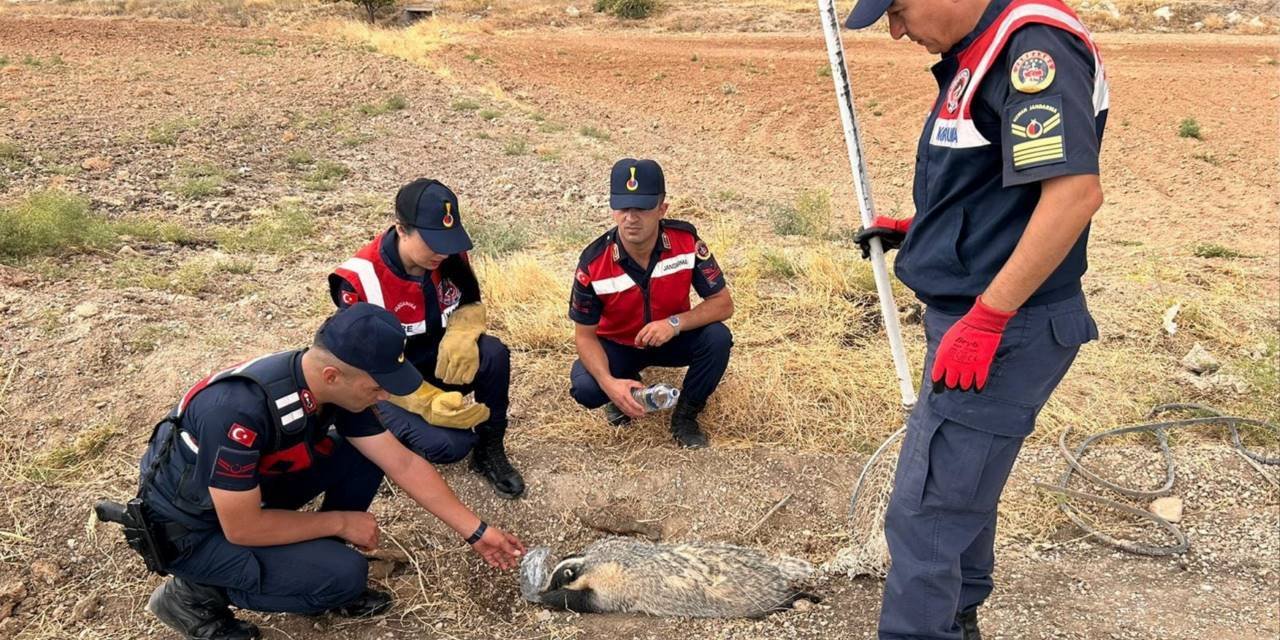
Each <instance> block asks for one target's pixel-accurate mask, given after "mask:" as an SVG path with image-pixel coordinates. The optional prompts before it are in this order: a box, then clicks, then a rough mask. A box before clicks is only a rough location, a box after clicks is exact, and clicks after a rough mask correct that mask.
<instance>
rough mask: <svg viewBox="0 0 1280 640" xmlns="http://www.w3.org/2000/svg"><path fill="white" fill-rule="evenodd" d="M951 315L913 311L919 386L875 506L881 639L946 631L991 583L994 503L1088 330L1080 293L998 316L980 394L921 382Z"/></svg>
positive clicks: (1091, 327)
mask: <svg viewBox="0 0 1280 640" xmlns="http://www.w3.org/2000/svg"><path fill="white" fill-rule="evenodd" d="M960 318H961V316H959V315H949V314H944V313H940V312H938V311H936V310H933V309H930V310H928V311H927V312H926V313H925V318H924V322H925V334H926V337H927V338H928V343H929V346H928V352H927V355H926V357H925V364H924V371H925V376H924V382H923V384H924V386H923V387H922V389H923V390H924V393H922V394H921V395H922V396H923V397H922V398H921V399H920V401H919V402H918V403H917V404H916V407H915V410H914V411H912V413H911V417H910V418H909V419H908V421H907V434H906V437H905V439H904V440H903V443H902V453H901V454H900V456H899V458H898V470H897V475H896V477H895V479H894V489H893V495H892V497H891V498H890V500H889V506H888V509H887V511H886V512H885V537H886V539H887V540H888V543H889V554H890V556H891V558H892V564H891V565H890V568H889V574H888V576H887V577H886V579H885V585H884V598H883V601H882V603H881V608H880V627H879V638H880V639H881V640H907V639H912V640H917V639H925V638H929V639H935V638H937V639H947V640H958V639H959V638H960V637H961V633H960V627H959V626H958V625H957V624H956V622H955V618H956V615H957V614H958V613H961V612H968V611H971V610H973V609H976V608H977V607H978V605H981V604H982V603H983V601H984V600H986V598H987V596H988V595H989V594H990V593H991V589H992V585H993V583H992V579H991V573H992V570H993V569H994V568H995V549H994V545H995V535H996V506H997V504H998V503H999V501H1000V494H1001V492H1002V491H1003V490H1004V485H1005V481H1006V480H1008V478H1009V472H1010V470H1011V469H1012V468H1013V463H1014V459H1015V458H1017V456H1018V451H1019V449H1021V447H1022V441H1023V439H1024V438H1025V437H1026V436H1027V435H1029V434H1030V433H1031V431H1032V429H1033V428H1034V427H1035V418H1036V415H1037V414H1038V413H1039V412H1040V409H1041V407H1043V406H1044V403H1045V402H1046V401H1048V399H1049V395H1050V394H1051V393H1053V390H1054V388H1056V387H1057V386H1058V383H1059V382H1060V381H1061V380H1062V377H1063V376H1064V375H1066V373H1067V369H1068V368H1070V366H1071V363H1072V361H1074V360H1075V357H1076V353H1077V352H1078V351H1079V349H1080V345H1082V344H1084V343H1085V342H1088V341H1090V340H1093V339H1095V338H1097V337H1098V329H1097V325H1095V324H1094V321H1093V318H1092V317H1090V315H1089V311H1088V309H1087V307H1086V306H1085V302H1084V296H1083V294H1080V295H1078V296H1076V297H1075V298H1071V299H1068V300H1065V301H1062V302H1056V303H1053V304H1047V305H1042V306H1036V307H1026V308H1023V309H1021V310H1020V311H1019V312H1018V315H1016V316H1014V318H1013V319H1012V320H1010V322H1009V325H1008V326H1007V327H1006V329H1005V333H1004V337H1003V339H1002V340H1001V342H1000V347H999V349H998V350H997V351H996V358H995V360H994V362H993V363H992V365H991V374H990V377H989V378H988V381H987V386H986V387H985V388H984V390H983V392H982V393H980V394H974V393H972V392H960V391H953V390H949V391H945V392H943V393H940V394H932V393H930V389H931V388H932V382H931V380H930V379H929V372H930V371H931V370H932V368H933V359H934V354H935V353H936V351H937V349H938V343H939V342H940V341H941V340H942V336H943V334H945V333H946V332H947V329H950V328H951V325H953V324H955V322H956V321H958V320H959V319H960Z"/></svg>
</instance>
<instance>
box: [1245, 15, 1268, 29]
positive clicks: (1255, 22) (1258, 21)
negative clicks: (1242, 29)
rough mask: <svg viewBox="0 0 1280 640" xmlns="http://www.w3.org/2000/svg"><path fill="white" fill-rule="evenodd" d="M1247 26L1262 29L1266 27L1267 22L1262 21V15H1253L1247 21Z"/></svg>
mask: <svg viewBox="0 0 1280 640" xmlns="http://www.w3.org/2000/svg"><path fill="white" fill-rule="evenodd" d="M1249 26H1250V27H1253V28H1254V29H1264V28H1266V26H1267V23H1265V22H1263V21H1262V16H1254V17H1253V19H1252V20H1250V21H1249Z"/></svg>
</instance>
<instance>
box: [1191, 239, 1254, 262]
mask: <svg viewBox="0 0 1280 640" xmlns="http://www.w3.org/2000/svg"><path fill="white" fill-rule="evenodd" d="M1192 253H1194V254H1195V256H1196V257H1197V258H1227V259H1230V258H1244V257H1247V256H1245V255H1244V254H1243V253H1240V252H1239V251H1236V250H1235V249H1231V248H1228V247H1224V246H1222V245H1220V244H1214V243H1212V242H1207V243H1202V244H1198V245H1196V247H1195V249H1194V250H1193V251H1192Z"/></svg>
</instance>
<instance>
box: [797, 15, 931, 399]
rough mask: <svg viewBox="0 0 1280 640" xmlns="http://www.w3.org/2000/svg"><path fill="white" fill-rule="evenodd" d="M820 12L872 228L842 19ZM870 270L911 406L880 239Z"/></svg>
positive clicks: (862, 210)
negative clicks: (842, 30)
mask: <svg viewBox="0 0 1280 640" xmlns="http://www.w3.org/2000/svg"><path fill="white" fill-rule="evenodd" d="M818 12H819V13H820V14H822V32H823V34H824V35H825V36H826V38H827V57H828V59H829V60H830V62H831V79H832V80H833V81H835V85H836V102H838V103H839V104H840V122H841V123H842V124H843V125H844V141H845V146H846V147H848V149H849V166H850V168H851V169H852V171H853V189H854V191H855V192H856V193H857V196H858V213H859V215H860V216H861V218H862V226H864V227H870V226H871V223H872V221H873V220H874V219H875V206H874V205H873V204H872V203H871V184H870V182H869V181H868V179H867V165H866V162H865V161H864V160H863V158H862V136H861V135H860V134H859V132H858V117H857V115H855V114H854V111H853V89H852V85H851V84H850V82H849V71H848V69H847V68H846V67H845V63H844V43H843V42H842V41H841V40H840V18H839V16H837V15H836V3H835V0H818ZM871 270H872V272H873V273H874V275H875V279H876V293H878V294H880V313H881V315H883V316H884V330H885V333H887V334H888V335H889V350H890V351H891V352H892V353H893V368H894V369H895V370H896V371H897V374H898V388H899V390H900V391H901V392H902V405H903V406H904V407H910V406H912V405H914V404H915V402H916V392H915V385H914V384H912V381H911V367H910V366H909V365H908V363H907V353H906V351H905V350H904V349H903V348H902V329H901V327H899V326H898V306H897V305H896V304H894V302H893V288H892V287H891V286H890V285H889V269H888V267H886V266H885V262H884V248H883V247H881V246H880V239H879V238H872V239H871Z"/></svg>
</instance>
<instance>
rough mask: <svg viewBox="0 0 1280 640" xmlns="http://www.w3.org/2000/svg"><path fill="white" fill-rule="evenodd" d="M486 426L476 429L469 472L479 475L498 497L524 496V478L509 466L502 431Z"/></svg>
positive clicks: (509, 498)
mask: <svg viewBox="0 0 1280 640" xmlns="http://www.w3.org/2000/svg"><path fill="white" fill-rule="evenodd" d="M487 427H488V425H485V426H484V427H481V428H477V429H476V435H477V436H479V437H478V438H477V440H476V446H475V448H474V449H472V450H471V470H472V471H475V472H476V473H479V474H481V475H483V476H484V477H485V479H486V480H488V481H489V484H491V485H493V490H494V491H497V492H498V495H499V496H502V497H503V498H506V499H508V500H514V499H515V498H519V497H520V496H521V495H523V494H524V478H522V477H520V472H519V471H516V468H515V467H513V466H511V461H510V460H508V459H507V450H506V448H505V447H503V444H502V437H503V435H504V434H505V429H504V430H493V429H490V428H487Z"/></svg>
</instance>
